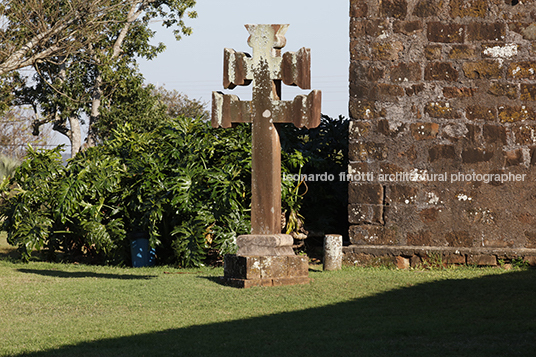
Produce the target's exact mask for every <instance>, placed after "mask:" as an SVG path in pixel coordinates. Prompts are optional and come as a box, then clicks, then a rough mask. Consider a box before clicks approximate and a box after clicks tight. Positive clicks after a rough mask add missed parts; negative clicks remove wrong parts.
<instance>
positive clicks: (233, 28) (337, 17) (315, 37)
mask: <svg viewBox="0 0 536 357" xmlns="http://www.w3.org/2000/svg"><path fill="white" fill-rule="evenodd" d="M348 8H349V1H348V0H332V1H329V2H327V1H319V0H286V1H285V0H198V2H197V5H196V7H195V9H194V10H195V11H197V13H198V18H197V19H186V20H185V21H186V23H187V24H188V26H191V27H192V28H193V34H192V35H191V36H186V37H183V39H182V40H181V41H178V42H177V41H175V39H174V37H173V35H172V33H171V31H169V30H166V29H165V28H162V27H160V26H157V25H158V24H157V23H155V24H154V25H155V26H154V29H155V30H157V36H156V38H155V41H154V42H155V43H157V42H163V43H165V44H166V46H167V50H166V51H165V52H164V53H162V54H160V55H159V56H158V57H157V58H156V59H154V60H152V61H144V60H141V61H140V70H141V72H142V73H143V75H144V76H145V79H146V82H147V83H153V84H157V85H164V86H165V87H166V88H167V89H176V90H178V91H179V92H182V93H185V94H186V95H188V96H189V97H190V98H194V99H200V100H202V101H205V102H207V103H210V101H211V93H212V91H214V90H216V91H224V90H223V87H222V75H223V74H222V73H223V49H224V48H225V47H228V48H233V49H235V50H236V51H241V52H249V53H251V48H250V47H249V46H248V45H247V38H248V32H247V31H246V29H245V28H244V24H247V23H252V24H255V23H258V24H272V23H273V24H280V23H287V24H290V27H289V29H288V31H287V33H286V38H287V45H286V46H285V48H283V51H284V52H285V51H297V50H298V49H300V48H301V47H308V48H310V49H311V61H312V66H311V82H312V83H311V84H312V89H319V90H321V91H322V98H323V100H322V112H323V113H324V114H327V115H329V116H331V117H338V116H339V115H340V114H342V115H345V116H347V115H348V104H347V103H348V66H349V53H348V52H349V51H348V43H349V40H348V22H349V16H348ZM224 92H227V93H232V94H236V95H238V96H239V97H240V99H243V100H247V99H250V98H251V87H249V86H248V87H238V88H235V89H233V90H232V91H224ZM282 92H283V99H284V100H289V99H292V98H293V97H294V96H295V95H296V94H300V93H304V94H305V93H308V92H309V91H301V90H299V89H298V88H294V87H288V86H283V91H282Z"/></svg>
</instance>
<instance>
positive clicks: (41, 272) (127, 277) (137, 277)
mask: <svg viewBox="0 0 536 357" xmlns="http://www.w3.org/2000/svg"><path fill="white" fill-rule="evenodd" d="M17 271H20V272H21V273H27V274H38V275H43V276H53V277H57V278H101V279H122V280H148V279H153V278H156V277H157V276H156V275H130V274H101V273H93V272H88V271H80V272H72V271H61V270H49V269H17Z"/></svg>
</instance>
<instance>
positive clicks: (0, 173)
mask: <svg viewBox="0 0 536 357" xmlns="http://www.w3.org/2000/svg"><path fill="white" fill-rule="evenodd" d="M19 165H20V162H19V161H18V160H17V159H14V158H12V157H9V156H5V155H2V154H0V181H1V180H3V179H4V177H7V176H11V175H12V174H13V172H15V170H16V169H17V167H18V166H19Z"/></svg>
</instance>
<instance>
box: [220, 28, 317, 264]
mask: <svg viewBox="0 0 536 357" xmlns="http://www.w3.org/2000/svg"><path fill="white" fill-rule="evenodd" d="M288 26H289V25H245V27H246V29H247V31H248V32H249V34H250V37H249V39H248V45H249V46H250V47H251V48H252V49H253V56H250V55H249V54H247V53H244V52H235V51H234V50H232V49H228V48H226V49H225V50H224V70H223V87H224V88H226V89H233V88H234V87H236V86H246V85H249V84H252V87H253V88H252V100H251V101H241V100H240V99H239V98H238V97H237V96H235V95H227V94H223V93H221V92H213V93H212V126H213V127H215V128H217V127H220V126H221V127H224V128H229V127H231V126H232V124H233V123H252V169H251V176H252V177H251V191H252V197H251V233H252V235H251V236H248V237H247V238H248V239H246V240H248V241H249V240H251V239H255V238H254V236H259V235H261V236H267V237H265V238H270V239H272V240H276V241H279V240H281V239H282V238H288V236H287V237H281V236H277V235H279V234H280V233H281V148H280V143H279V134H278V132H277V128H276V127H275V126H274V124H275V123H294V125H296V126H297V127H304V126H305V127H307V128H314V127H316V126H318V125H319V124H320V116H321V113H320V106H321V95H322V94H321V92H320V91H318V90H313V91H312V92H310V93H309V94H308V95H307V96H306V95H298V96H296V97H295V98H294V100H292V101H282V100H281V82H283V83H284V84H286V85H291V86H296V85H297V86H298V87H300V88H301V89H310V86H311V76H310V65H311V52H310V50H309V49H306V48H302V49H300V50H299V51H298V52H286V53H284V54H283V55H282V56H281V48H283V47H284V46H285V44H286V38H285V33H286V31H287V29H288ZM274 235H276V236H274ZM242 238H243V240H244V239H245V238H246V237H244V236H243V237H242ZM261 240H262V239H261ZM291 242H292V239H291ZM238 244H239V246H240V242H239V243H238ZM267 244H268V245H270V244H271V243H270V242H267ZM261 245H262V243H261ZM239 255H240V250H239Z"/></svg>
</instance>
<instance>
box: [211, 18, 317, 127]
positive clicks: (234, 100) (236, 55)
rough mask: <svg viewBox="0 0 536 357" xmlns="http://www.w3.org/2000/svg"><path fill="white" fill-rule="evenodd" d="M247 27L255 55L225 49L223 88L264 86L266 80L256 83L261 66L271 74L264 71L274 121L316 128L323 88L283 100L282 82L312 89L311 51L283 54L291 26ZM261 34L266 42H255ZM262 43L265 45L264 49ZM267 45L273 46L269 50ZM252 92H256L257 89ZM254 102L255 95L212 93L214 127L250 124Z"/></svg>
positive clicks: (303, 50) (249, 41) (302, 50)
mask: <svg viewBox="0 0 536 357" xmlns="http://www.w3.org/2000/svg"><path fill="white" fill-rule="evenodd" d="M246 28H247V30H248V31H249V33H250V35H251V36H250V38H249V39H248V44H249V45H250V47H252V48H253V57H251V56H250V55H249V54H248V53H245V52H236V51H235V50H233V49H229V48H226V49H224V69H223V87H224V88H225V89H233V88H235V87H236V86H247V85H249V84H250V83H252V82H253V83H254V84H253V86H254V87H256V86H259V85H262V84H263V83H255V82H259V81H255V75H256V73H257V72H258V71H259V70H260V69H265V70H267V71H265V72H268V73H264V76H265V77H269V78H264V79H266V80H268V81H272V83H271V86H272V88H271V89H270V93H269V94H270V99H271V100H270V103H266V104H269V106H270V107H271V110H270V109H268V110H270V112H271V116H270V118H269V119H271V122H272V123H294V125H295V126H296V127H298V128H301V127H306V128H314V127H317V126H318V125H319V124H320V116H321V113H320V108H321V101H322V93H321V91H319V90H313V91H312V92H310V93H309V95H298V96H296V97H295V98H294V99H293V100H292V101H282V100H280V98H281V82H283V83H284V84H286V85H289V86H298V87H299V88H301V89H310V88H311V70H310V68H311V50H310V49H308V48H301V49H300V50H299V51H298V52H286V53H284V54H283V56H281V48H282V47H284V46H285V44H286V39H285V37H284V35H285V33H286V31H287V28H288V25H246ZM272 31H273V32H272ZM272 33H273V34H272ZM259 36H262V38H263V40H264V42H263V43H259V41H256V40H257V39H258V38H259ZM266 40H268V41H271V42H272V43H271V44H270V43H269V42H266ZM263 45H264V46H263ZM260 46H263V47H264V48H262V50H261V48H260ZM268 46H270V48H269V49H268V50H266V47H268ZM259 52H260V53H259ZM257 74H258V73H257ZM258 79H260V78H258ZM266 87H267V86H266ZM265 89H269V88H265ZM253 92H254V94H255V92H256V90H255V89H254V90H253ZM257 92H258V91H257ZM264 92H265V93H266V90H265V91H264ZM259 94H260V93H259ZM263 94H264V93H263ZM254 101H255V98H253V100H252V101H241V100H240V99H239V98H238V97H237V96H236V95H229V94H223V93H221V92H213V93H212V126H213V127H215V128H217V127H223V128H229V127H231V126H232V124H233V123H251V122H252V121H253V117H254V116H255V113H254V112H253V110H254V105H252V103H253V102H254ZM255 109H256V108H255ZM265 110H266V109H265ZM263 114H267V112H264V113H263Z"/></svg>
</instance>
